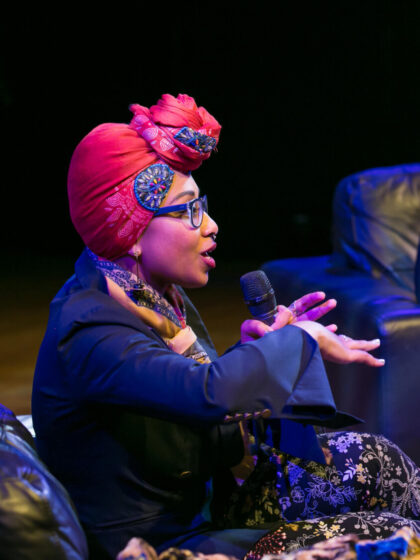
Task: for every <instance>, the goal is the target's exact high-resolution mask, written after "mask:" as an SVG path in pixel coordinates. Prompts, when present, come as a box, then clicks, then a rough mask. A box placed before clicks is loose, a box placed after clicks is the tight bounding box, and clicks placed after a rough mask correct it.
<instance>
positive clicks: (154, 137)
mask: <svg viewBox="0 0 420 560" xmlns="http://www.w3.org/2000/svg"><path fill="white" fill-rule="evenodd" d="M130 109H131V111H132V112H133V113H134V117H133V119H132V121H131V123H130V124H129V125H128V124H119V123H105V124H102V125H99V126H97V127H96V128H94V129H93V130H92V131H91V132H90V133H89V134H88V135H87V136H85V137H84V138H83V140H82V141H81V142H80V143H79V145H78V146H77V147H76V149H75V151H74V154H73V157H72V159H71V162H70V169H69V174H68V195H69V203H70V216H71V219H72V222H73V225H74V227H75V228H76V230H77V232H78V233H79V235H80V236H81V238H82V239H83V241H84V243H85V244H86V245H87V246H88V247H89V248H90V249H91V250H92V251H93V252H94V253H96V254H97V255H99V256H102V257H105V258H107V259H115V258H117V257H120V256H121V255H124V254H125V253H127V251H128V250H129V249H130V247H132V245H133V244H134V243H135V242H136V241H137V239H138V238H139V237H140V235H141V234H142V233H143V231H144V230H145V229H146V227H147V225H148V224H149V222H150V220H151V219H152V217H153V214H154V211H153V209H150V207H148V205H147V204H145V205H144V204H143V200H142V198H141V197H139V194H138V192H136V191H135V184H136V178H137V180H139V173H140V172H141V171H142V170H144V169H145V168H148V167H149V166H151V165H152V164H156V163H161V164H167V165H169V166H170V167H171V168H172V169H174V170H177V171H181V172H182V173H189V172H190V171H192V170H194V169H197V168H198V167H199V166H200V165H201V162H202V161H203V160H204V159H207V158H208V157H210V154H211V152H212V150H213V149H214V148H215V147H216V144H217V142H218V139H219V134H220V129H221V127H220V125H219V123H218V122H217V121H216V120H215V119H214V118H213V117H212V116H211V115H210V114H209V113H208V112H207V111H206V110H205V109H204V108H203V107H197V105H196V104H195V101H194V99H193V98H192V97H189V96H188V95H181V94H180V95H178V97H177V98H175V97H173V96H172V95H169V94H165V95H162V98H161V99H159V101H158V102H157V105H154V106H152V107H150V109H148V108H146V107H141V106H140V105H131V107H130ZM158 167H159V166H158ZM163 168H165V169H164V170H167V168H166V165H163V166H162V169H163ZM152 169H153V168H152ZM167 171H169V172H170V170H167ZM140 177H141V176H140ZM166 186H167V187H170V184H168V183H166ZM147 188H149V187H147ZM160 192H161V193H163V194H162V195H161V196H163V198H164V196H165V195H166V193H167V189H166V188H165V187H163V188H161V189H160ZM163 198H162V199H159V198H158V199H157V200H158V201H160V202H162V200H163ZM155 209H156V208H155Z"/></svg>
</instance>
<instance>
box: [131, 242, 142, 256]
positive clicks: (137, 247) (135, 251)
mask: <svg viewBox="0 0 420 560" xmlns="http://www.w3.org/2000/svg"><path fill="white" fill-rule="evenodd" d="M141 253H142V250H141V243H140V239H137V241H136V242H135V243H134V245H133V246H132V247H131V249H130V250H129V251H128V254H129V255H131V256H132V257H135V258H138V257H139V256H140V255H141Z"/></svg>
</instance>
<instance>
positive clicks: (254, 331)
mask: <svg viewBox="0 0 420 560" xmlns="http://www.w3.org/2000/svg"><path fill="white" fill-rule="evenodd" d="M272 330H273V329H272V328H271V327H269V326H268V325H266V324H265V323H263V322H262V321H258V320H257V319H247V320H246V321H244V322H243V323H242V325H241V342H242V343H244V342H250V341H251V340H257V338H261V337H262V336H264V335H265V334H267V333H268V332H271V331H272Z"/></svg>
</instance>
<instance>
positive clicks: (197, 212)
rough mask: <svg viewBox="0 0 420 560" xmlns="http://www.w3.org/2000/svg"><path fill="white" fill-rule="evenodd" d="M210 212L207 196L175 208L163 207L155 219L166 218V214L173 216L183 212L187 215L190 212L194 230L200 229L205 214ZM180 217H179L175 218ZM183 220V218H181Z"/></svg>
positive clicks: (177, 205) (156, 213)
mask: <svg viewBox="0 0 420 560" xmlns="http://www.w3.org/2000/svg"><path fill="white" fill-rule="evenodd" d="M207 211H208V206H207V196H206V195H204V196H200V198H195V199H194V200H190V201H189V202H186V203H185V204H175V206H163V207H162V208H159V209H158V210H157V211H156V212H155V215H154V217H156V216H165V215H166V214H172V213H173V212H181V213H185V212H188V217H189V219H190V224H191V226H192V227H193V228H196V229H197V228H199V227H200V226H201V224H202V223H203V216H204V212H207ZM174 217H178V216H174ZM179 217H180V218H182V216H179Z"/></svg>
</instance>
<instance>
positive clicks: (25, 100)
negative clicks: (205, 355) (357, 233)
mask: <svg viewBox="0 0 420 560" xmlns="http://www.w3.org/2000/svg"><path fill="white" fill-rule="evenodd" d="M60 9H61V8H60ZM2 27H3V31H2V56H1V66H0V71H1V82H0V86H1V90H0V103H1V119H2V130H3V140H5V141H6V146H5V149H3V155H4V161H3V165H2V184H3V187H2V213H1V214H2V220H1V221H2V225H3V227H5V231H4V233H3V235H2V242H3V243H2V245H3V248H4V250H6V251H8V252H12V253H16V252H19V253H20V254H22V252H23V253H25V252H27V251H34V250H35V251H36V252H38V253H39V254H57V253H60V254H62V255H70V256H75V255H77V254H78V252H79V250H80V248H81V242H80V241H79V240H78V237H77V235H76V233H74V232H73V228H72V226H71V223H70V220H69V216H68V209H67V200H66V173H67V167H68V163H69V159H70V156H71V153H72V151H73V149H74V147H75V145H76V144H77V142H78V141H79V140H80V139H81V138H82V137H83V136H84V135H85V134H86V133H87V132H88V131H89V130H90V129H91V128H93V127H94V126H96V125H97V124H99V123H101V122H105V121H116V122H118V121H119V122H128V121H129V119H130V117H131V113H130V112H129V111H128V105H129V103H132V102H137V103H140V104H142V105H151V104H154V103H155V102H156V100H157V99H158V98H159V97H160V95H161V94H162V93H164V92H168V93H172V94H173V95H177V94H178V93H187V94H189V95H192V96H194V97H195V98H196V100H197V102H198V103H199V104H200V105H203V106H205V107H206V108H207V109H208V110H209V111H210V112H211V113H212V114H213V115H215V116H216V118H217V119H218V120H219V122H220V123H221V124H222V126H223V129H222V135H221V140H220V144H219V151H218V153H217V154H215V155H213V156H212V158H211V159H210V161H209V162H206V163H205V164H204V165H203V166H202V168H201V169H199V170H198V171H197V172H196V174H195V178H196V180H197V182H198V183H199V185H200V187H201V190H202V191H203V192H206V193H207V194H208V197H209V204H210V209H211V213H212V216H213V217H214V218H215V219H216V220H217V222H218V223H219V226H220V235H219V239H220V243H219V248H218V251H217V255H218V257H219V259H220V260H221V261H223V260H229V259H238V260H240V259H247V258H250V257H251V256H252V257H253V258H254V257H256V259H257V260H261V261H262V260H264V259H268V258H274V257H283V256H295V255H304V254H305V255H309V254H321V253H325V252H329V251H330V248H331V247H330V226H331V215H330V208H331V201H332V195H333V191H334V187H335V185H336V183H337V181H338V180H339V179H340V178H342V177H344V176H346V175H348V174H350V173H353V172H356V171H359V170H362V169H366V168H369V167H377V166H386V165H393V164H397V163H405V162H412V161H419V159H420V152H419V148H420V140H419V132H420V130H419V129H420V127H419V124H420V64H419V63H420V32H419V30H420V2H397V1H395V2H390V1H382V2H364V3H360V4H358V3H353V2H331V3H326V2H313V3H311V4H309V6H307V5H306V4H304V3H301V2H279V3H277V4H276V5H275V7H273V6H272V5H270V4H268V3H266V2H259V3H252V4H249V5H248V4H236V3H231V4H227V5H226V6H225V7H223V8H220V7H219V8H218V7H214V6H212V5H211V4H210V5H208V6H203V5H202V4H198V3H184V4H179V5H172V6H171V7H170V8H168V9H164V8H163V7H162V6H161V5H158V4H155V5H154V6H151V5H150V4H149V3H147V4H145V3H141V2H137V3H133V4H127V5H124V4H121V5H119V6H117V7H115V6H114V7H113V8H112V9H105V8H102V9H101V10H98V11H97V13H96V14H95V15H87V14H86V13H84V12H83V10H79V11H78V12H75V11H72V8H71V7H70V6H67V7H66V8H65V10H64V12H63V15H60V14H59V13H58V12H57V13H54V12H45V13H40V12H39V10H38V8H36V9H35V8H31V9H29V11H28V10H25V11H22V13H20V14H16V15H15V16H14V17H11V18H3V20H2Z"/></svg>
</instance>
